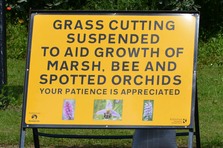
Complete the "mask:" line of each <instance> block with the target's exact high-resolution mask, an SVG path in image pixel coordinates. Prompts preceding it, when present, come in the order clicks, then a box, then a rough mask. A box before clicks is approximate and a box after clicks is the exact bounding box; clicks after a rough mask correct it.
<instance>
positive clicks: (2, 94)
mask: <svg viewBox="0 0 223 148" xmlns="http://www.w3.org/2000/svg"><path fill="white" fill-rule="evenodd" d="M14 93H16V92H15V91H13V90H10V89H9V86H7V85H4V86H3V87H2V88H0V110H1V109H6V108H7V107H8V106H9V105H10V104H13V105H15V100H16V99H15V97H14V96H13V94H14ZM16 105H18V104H16Z"/></svg>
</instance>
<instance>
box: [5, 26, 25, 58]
mask: <svg viewBox="0 0 223 148" xmlns="http://www.w3.org/2000/svg"><path fill="white" fill-rule="evenodd" d="M6 38H7V39H6V47H7V57H8V58H14V59H24V58H25V57H26V49H27V38H28V33H27V28H26V26H25V25H23V24H19V23H17V24H12V23H8V24H7V29H6Z"/></svg>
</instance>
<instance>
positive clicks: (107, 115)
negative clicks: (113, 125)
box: [96, 100, 120, 119]
mask: <svg viewBox="0 0 223 148" xmlns="http://www.w3.org/2000/svg"><path fill="white" fill-rule="evenodd" d="M112 108H113V106H112V102H111V101H110V100H107V102H106V106H105V109H102V110H99V111H97V112H96V115H104V118H105V119H110V118H111V117H117V118H120V114H119V113H118V112H116V111H114V110H113V109H112Z"/></svg>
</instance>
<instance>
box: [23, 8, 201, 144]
mask: <svg viewBox="0 0 223 148" xmlns="http://www.w3.org/2000/svg"><path fill="white" fill-rule="evenodd" d="M36 14H46V15H48V14H50V15H51V14H52V15H53V14H62V15H72V14H75V15H80V14H82V15H83V14H84V15H154V16H156V15H162V16H167V15H170V16H172V15H174V16H178V15H184V14H190V15H193V16H195V17H196V30H195V37H194V39H195V41H194V43H195V44H194V62H193V76H192V77H193V80H192V83H193V84H192V86H191V87H192V96H191V98H192V102H191V103H192V105H191V119H190V125H189V126H137V125H136V126H132V125H131V126H129V125H124V126H123V125H121V126H120V125H109V126H108V125H57V124H50V125H49V124H26V123H25V116H26V105H27V91H28V80H29V67H30V55H31V44H32V29H33V28H32V27H33V16H34V15H36ZM29 31H30V32H29V40H28V57H27V63H26V64H27V65H26V76H25V87H24V98H23V115H22V122H21V133H20V147H23V146H24V143H25V130H26V128H32V129H35V130H36V129H37V128H84V129H86V128H97V129H100V128H104V129H108V128H116V129H136V128H163V129H167V128H172V129H189V140H188V142H189V147H192V142H193V135H194V132H193V128H194V121H195V117H194V114H195V100H196V99H197V97H196V95H197V94H196V77H197V70H196V69H197V54H198V31H199V13H198V12H184V11H182V12H172V11H171V12H170V11H149V12H148V11H32V12H31V22H30V28H29Z"/></svg>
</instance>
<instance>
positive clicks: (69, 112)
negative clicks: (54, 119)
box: [63, 100, 74, 120]
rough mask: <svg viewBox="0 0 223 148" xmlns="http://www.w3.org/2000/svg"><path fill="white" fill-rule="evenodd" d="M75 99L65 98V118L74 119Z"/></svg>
mask: <svg viewBox="0 0 223 148" xmlns="http://www.w3.org/2000/svg"><path fill="white" fill-rule="evenodd" d="M73 106H74V105H73V101H72V100H65V101H64V106H63V119H64V120H73V119H74V109H73Z"/></svg>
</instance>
